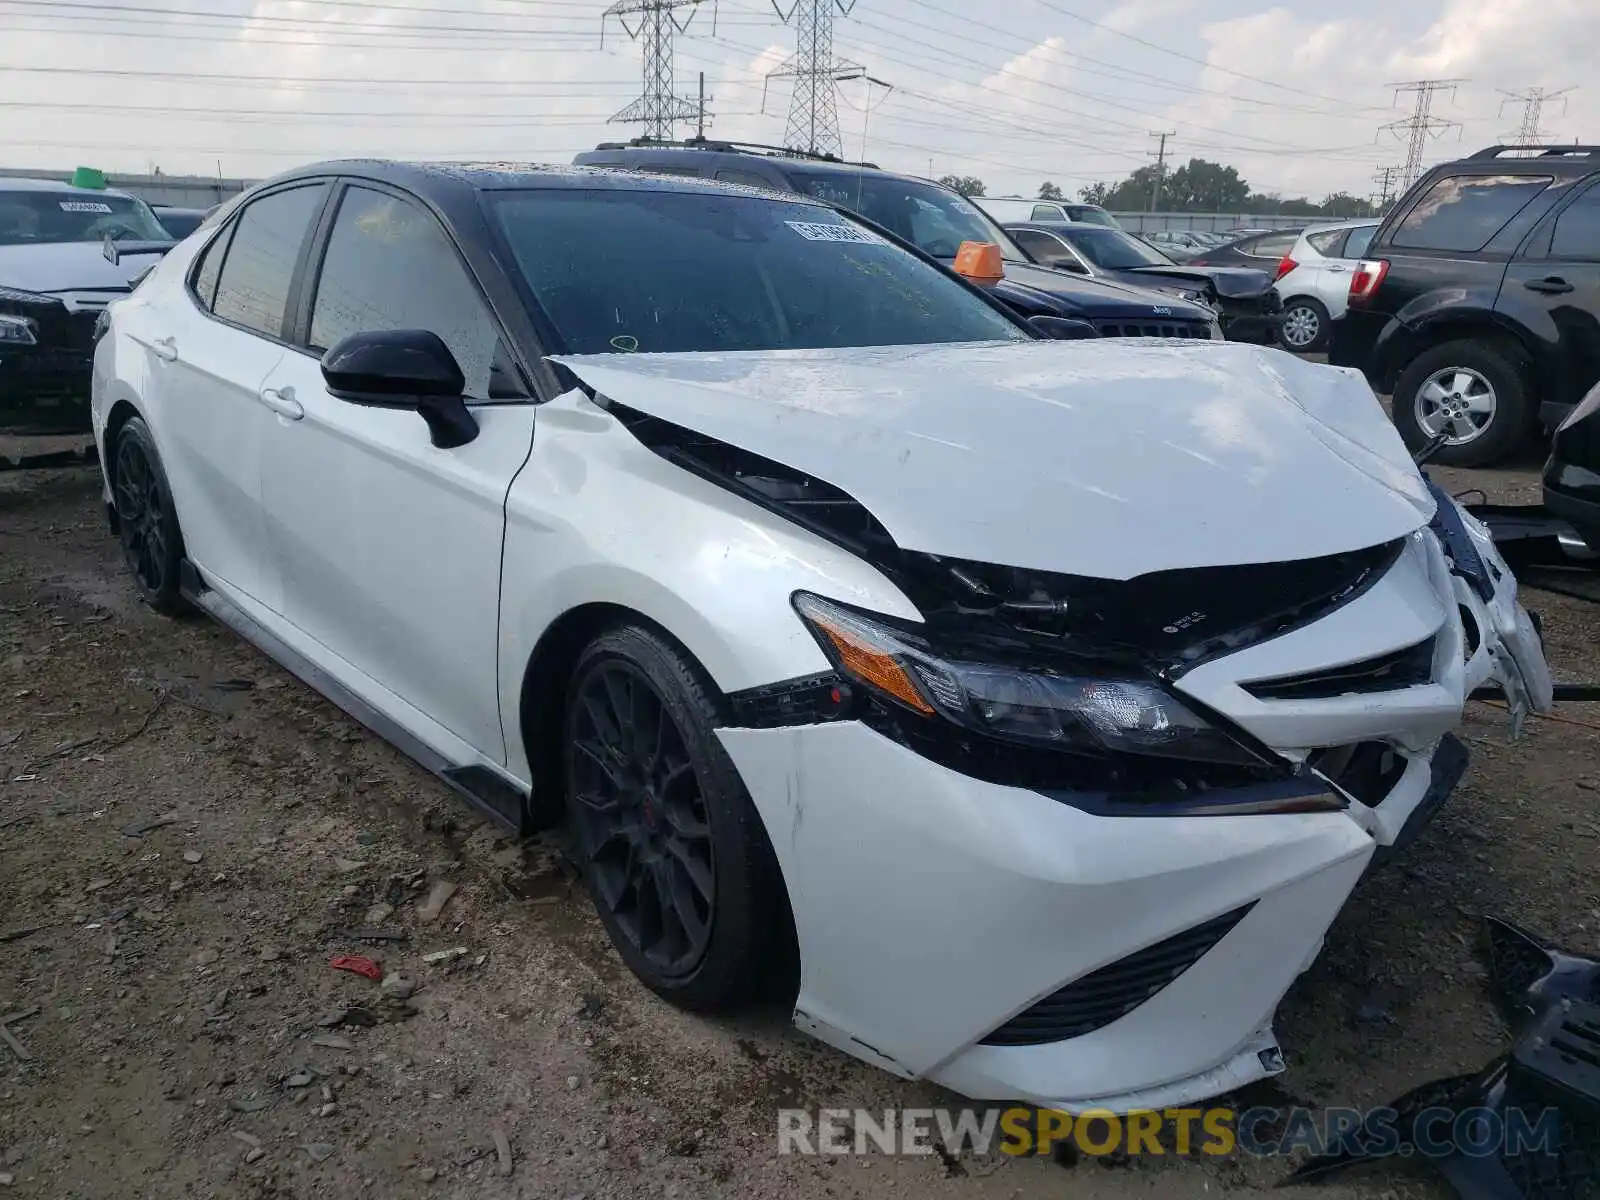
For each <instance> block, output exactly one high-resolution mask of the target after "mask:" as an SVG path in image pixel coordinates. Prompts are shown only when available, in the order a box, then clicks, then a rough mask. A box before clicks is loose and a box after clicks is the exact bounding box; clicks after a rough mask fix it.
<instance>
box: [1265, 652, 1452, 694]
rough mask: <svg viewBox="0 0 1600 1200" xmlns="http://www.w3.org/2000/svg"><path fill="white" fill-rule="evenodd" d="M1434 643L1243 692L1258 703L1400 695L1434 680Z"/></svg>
mask: <svg viewBox="0 0 1600 1200" xmlns="http://www.w3.org/2000/svg"><path fill="white" fill-rule="evenodd" d="M1433 647H1434V639H1433V638H1428V639H1427V640H1426V641H1422V642H1418V643H1417V644H1416V645H1415V646H1407V647H1405V648H1404V649H1402V650H1395V651H1392V652H1390V653H1388V654H1380V655H1379V656H1378V657H1376V658H1369V659H1365V660H1364V661H1362V662H1354V663H1348V664H1346V665H1345V666H1342V667H1329V668H1328V669H1327V670H1324V671H1308V672H1306V673H1305V674H1303V675H1284V676H1282V677H1280V678H1278V679H1262V680H1257V681H1256V682H1255V683H1247V684H1245V685H1244V690H1245V691H1247V692H1249V693H1250V694H1251V695H1252V696H1254V697H1255V698H1256V699H1257V700H1328V699H1333V698H1335V697H1338V696H1350V695H1366V694H1368V693H1371V692H1397V691H1399V690H1400V689H1401V688H1408V687H1417V686H1419V685H1421V684H1425V683H1430V682H1432V680H1433Z"/></svg>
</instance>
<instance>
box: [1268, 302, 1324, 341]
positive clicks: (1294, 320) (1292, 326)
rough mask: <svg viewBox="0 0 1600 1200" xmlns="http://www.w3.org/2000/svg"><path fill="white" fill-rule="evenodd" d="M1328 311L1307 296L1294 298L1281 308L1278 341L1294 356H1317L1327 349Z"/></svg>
mask: <svg viewBox="0 0 1600 1200" xmlns="http://www.w3.org/2000/svg"><path fill="white" fill-rule="evenodd" d="M1328 332H1329V331H1328V310H1327V309H1326V308H1324V307H1323V306H1322V304H1321V303H1320V302H1319V301H1316V300H1313V299H1311V297H1309V296H1296V297H1295V298H1294V299H1292V300H1290V301H1288V302H1287V303H1286V304H1285V305H1284V306H1283V323H1282V324H1281V325H1279V326H1278V341H1279V342H1281V343H1282V344H1283V348H1284V349H1285V350H1292V351H1294V353H1296V354H1319V353H1321V352H1322V351H1323V350H1326V349H1327V348H1328Z"/></svg>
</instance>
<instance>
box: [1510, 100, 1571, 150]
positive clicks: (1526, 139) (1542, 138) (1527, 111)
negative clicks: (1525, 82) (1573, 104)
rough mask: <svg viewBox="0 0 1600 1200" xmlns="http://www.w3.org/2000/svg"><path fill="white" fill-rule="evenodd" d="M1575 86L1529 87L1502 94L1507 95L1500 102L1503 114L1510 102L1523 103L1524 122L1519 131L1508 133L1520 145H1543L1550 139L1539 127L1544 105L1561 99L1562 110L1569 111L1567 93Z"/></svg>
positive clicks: (1518, 128)
mask: <svg viewBox="0 0 1600 1200" xmlns="http://www.w3.org/2000/svg"><path fill="white" fill-rule="evenodd" d="M1575 90H1576V89H1575V88H1570V87H1564V88H1562V89H1561V90H1560V91H1556V92H1551V91H1546V90H1545V89H1544V88H1538V87H1535V88H1529V89H1528V90H1527V91H1525V92H1505V91H1502V92H1501V93H1500V94H1501V95H1502V96H1504V97H1505V99H1504V100H1502V101H1501V102H1500V112H1501V115H1502V116H1503V115H1504V114H1505V111H1506V105H1508V104H1520V105H1522V123H1521V124H1520V125H1519V126H1518V127H1517V132H1516V133H1514V134H1507V135H1506V136H1507V137H1510V138H1511V139H1512V141H1513V142H1514V143H1515V144H1516V145H1518V146H1542V145H1544V144H1545V143H1546V142H1547V141H1549V140H1550V135H1549V134H1548V133H1546V132H1545V131H1544V130H1543V129H1541V128H1540V127H1539V123H1540V118H1541V117H1543V116H1544V106H1545V105H1546V104H1549V103H1551V102H1553V101H1556V100H1559V101H1561V111H1562V112H1563V113H1565V112H1566V111H1567V93H1569V92H1572V91H1575Z"/></svg>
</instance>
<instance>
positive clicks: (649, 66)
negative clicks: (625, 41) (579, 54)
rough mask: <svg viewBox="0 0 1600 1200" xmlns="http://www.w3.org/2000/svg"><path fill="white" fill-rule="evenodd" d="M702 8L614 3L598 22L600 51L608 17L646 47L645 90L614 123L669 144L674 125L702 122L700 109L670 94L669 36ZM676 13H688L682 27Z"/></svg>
mask: <svg viewBox="0 0 1600 1200" xmlns="http://www.w3.org/2000/svg"><path fill="white" fill-rule="evenodd" d="M700 3H702V0H617V2H616V3H615V4H613V5H612V6H611V7H610V8H608V9H606V11H605V15H604V16H602V17H601V18H600V44H601V45H602V46H604V45H605V40H606V33H605V29H606V19H607V18H609V17H615V18H616V19H617V24H619V25H621V26H622V28H623V29H624V30H625V31H626V32H627V34H628V36H629V37H631V38H632V39H633V40H634V41H636V42H642V43H643V44H644V90H643V91H642V92H641V93H640V95H639V98H638V99H637V100H635V101H634V102H633V103H632V104H630V105H628V107H626V108H624V109H623V110H622V111H621V112H619V113H617V115H616V116H614V117H612V118H611V121H612V122H613V123H615V122H621V123H623V124H629V125H643V126H644V136H645V137H646V138H648V139H649V140H651V141H659V142H670V141H671V140H672V124H673V122H674V121H693V120H696V119H697V118H703V115H704V113H703V109H702V106H701V105H700V104H697V103H696V102H695V101H693V100H690V99H688V98H687V97H685V96H679V95H677V94H675V93H674V92H673V90H672V35H673V34H674V33H683V32H684V31H685V30H686V29H688V28H689V22H690V21H692V20H694V10H695V8H696V6H697V5H699V4H700ZM680 8H687V9H689V10H690V12H689V15H688V16H687V17H686V18H685V19H684V20H682V21H680V20H678V14H677V11H676V10H677V9H680ZM630 16H631V17H635V18H637V20H638V26H637V28H636V27H634V26H632V25H629V24H628V18H629V17H630Z"/></svg>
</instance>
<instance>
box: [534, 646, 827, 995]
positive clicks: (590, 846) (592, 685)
mask: <svg viewBox="0 0 1600 1200" xmlns="http://www.w3.org/2000/svg"><path fill="white" fill-rule="evenodd" d="M726 708H727V701H726V699H725V698H724V697H723V696H722V694H721V693H720V692H719V691H718V690H717V689H716V687H715V685H714V684H713V683H712V682H711V681H710V680H709V679H708V678H707V677H706V674H705V672H704V671H703V670H702V669H701V668H700V667H699V665H698V664H697V663H695V662H694V660H693V659H692V658H690V657H689V656H688V655H687V653H686V652H685V651H684V650H683V648H682V647H680V646H678V645H677V644H676V643H674V642H672V641H671V640H670V639H668V638H667V637H665V636H664V635H662V634H661V633H659V632H657V631H656V630H654V629H647V628H644V627H643V626H639V625H620V626H618V627H616V628H613V629H610V630H608V631H606V632H603V633H601V634H599V635H598V636H597V637H596V638H595V639H594V640H593V641H592V642H590V643H589V645H588V646H587V647H586V648H585V649H584V650H583V652H582V653H581V654H580V655H579V656H578V661H577V663H576V664H575V666H574V668H573V673H572V676H571V678H570V681H569V683H568V687H567V695H566V704H565V710H564V715H563V729H562V733H563V740H562V771H563V775H564V781H563V782H564V789H565V792H566V808H567V817H568V821H569V824H570V825H571V828H572V831H573V837H574V841H575V843H576V845H575V847H574V849H575V853H576V856H577V859H578V862H579V865H580V866H581V868H582V870H583V875H584V881H585V883H586V884H587V886H588V890H589V894H590V896H591V897H592V898H593V900H594V903H595V908H596V910H597V911H598V913H599V915H600V922H601V924H603V925H604V926H605V927H606V932H607V933H608V934H609V935H610V937H611V941H612V944H613V945H615V946H616V948H617V952H618V953H619V954H620V955H621V956H622V959H623V961H624V962H625V963H627V965H628V968H629V969H630V970H631V971H632V972H633V973H634V974H635V975H637V976H638V977H639V979H640V981H641V982H642V983H644V984H645V986H647V987H649V988H650V989H651V990H652V991H654V992H656V993H657V994H658V995H660V996H662V997H663V998H665V999H667V1000H669V1001H671V1002H672V1003H673V1004H676V1005H678V1006H680V1007H682V1008H686V1009H690V1010H693V1011H696V1012H732V1011H737V1010H738V1009H740V1008H742V1007H744V1006H745V1005H746V1004H747V1003H748V1002H750V1001H752V1000H757V999H767V998H770V999H774V1000H776V999H779V998H786V999H787V1000H789V1001H791V1002H792V1000H793V998H794V988H795V986H796V984H797V983H798V976H799V954H798V949H797V944H796V938H795V931H794V918H793V916H792V915H791V913H790V911H789V903H788V895H787V892H786V891H785V888H784V880H783V873H782V871H781V870H780V869H779V866H778V860H777V856H776V855H775V854H774V852H773V849H772V843H771V842H770V841H769V840H768V838H767V832H766V826H765V825H764V824H763V823H762V820H761V816H760V814H759V813H758V812H757V810H756V806H755V803H754V802H753V801H752V800H751V798H750V793H749V791H748V790H747V789H746V787H745V784H744V780H743V779H742V778H741V777H740V775H739V772H738V770H737V769H736V768H735V767H734V764H733V760H732V759H731V758H730V757H729V755H728V752H727V751H726V750H725V749H724V748H723V745H722V743H721V741H720V740H719V738H718V737H717V732H716V731H717V730H718V729H719V728H721V727H724V726H726V725H727V724H728V719H727V712H726Z"/></svg>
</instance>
